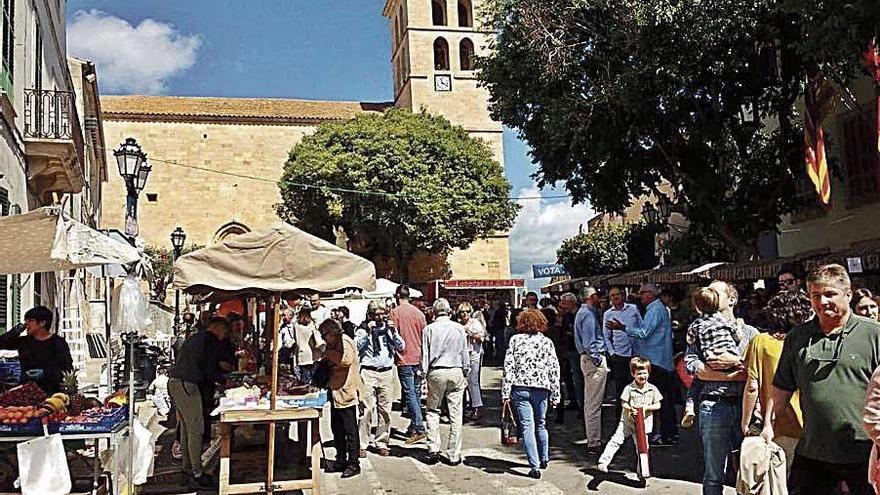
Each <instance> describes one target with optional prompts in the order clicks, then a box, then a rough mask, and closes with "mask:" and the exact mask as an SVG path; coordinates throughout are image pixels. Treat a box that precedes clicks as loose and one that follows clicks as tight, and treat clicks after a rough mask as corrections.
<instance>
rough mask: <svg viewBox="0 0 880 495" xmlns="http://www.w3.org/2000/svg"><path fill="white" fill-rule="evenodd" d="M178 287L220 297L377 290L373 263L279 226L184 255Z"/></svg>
mask: <svg viewBox="0 0 880 495" xmlns="http://www.w3.org/2000/svg"><path fill="white" fill-rule="evenodd" d="M173 287H174V288H175V289H181V290H185V291H186V292H188V293H190V294H199V295H205V296H212V297H222V296H224V295H228V294H230V293H253V294H266V293H270V294H271V293H282V294H286V293H291V292H297V291H315V292H337V291H341V290H345V289H361V290H367V291H369V290H374V289H375V288H376V268H375V267H374V266H373V263H371V262H369V261H368V260H365V259H364V258H361V257H360V256H357V255H354V254H352V253H349V252H348V251H346V250H345V249H342V248H340V247H338V246H336V245H334V244H331V243H329V242H327V241H325V240H323V239H320V238H318V237H315V236H313V235H311V234H309V233H307V232H303V231H302V230H299V229H298V228H296V227H293V226H292V225H289V224H286V223H277V224H275V225H273V226H272V227H269V228H266V229H261V230H255V231H253V232H248V233H246V234H242V235H237V236H234V237H230V238H228V239H227V240H226V241H224V242H223V243H222V244H219V245H216V246H210V247H206V248H203V249H199V250H198V251H194V252H192V253H189V254H185V255H183V256H181V257H180V258H179V259H178V260H177V261H176V262H175V263H174V285H173Z"/></svg>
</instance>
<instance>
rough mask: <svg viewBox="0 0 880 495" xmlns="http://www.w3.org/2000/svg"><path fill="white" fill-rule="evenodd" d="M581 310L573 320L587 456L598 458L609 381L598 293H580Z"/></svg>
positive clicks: (590, 291) (594, 290)
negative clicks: (607, 382) (598, 311)
mask: <svg viewBox="0 0 880 495" xmlns="http://www.w3.org/2000/svg"><path fill="white" fill-rule="evenodd" d="M581 300H582V301H583V304H581V309H579V310H578V312H577V314H576V315H575V320H574V346H575V348H576V349H577V351H578V354H580V366H581V372H582V373H583V375H584V429H585V430H586V436H587V453H595V454H598V453H599V452H600V449H601V447H602V398H603V397H604V396H605V381H606V380H607V379H608V361H607V359H606V357H605V351H606V349H607V346H606V343H605V334H604V332H602V325H601V323H600V322H599V314H598V313H597V312H596V304H598V302H599V293H598V292H596V289H594V288H593V287H585V288H584V289H583V290H582V291H581Z"/></svg>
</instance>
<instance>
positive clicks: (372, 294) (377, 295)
mask: <svg viewBox="0 0 880 495" xmlns="http://www.w3.org/2000/svg"><path fill="white" fill-rule="evenodd" d="M398 287H400V284H397V283H394V282H392V281H390V280H388V279H387V278H380V279H378V280H376V290H373V291H369V292H364V294H363V297H365V298H367V299H384V298H388V297H394V294H395V293H396V292H397V288H398ZM409 297H411V298H412V299H418V298H420V297H422V291H420V290H416V289H413V288H412V287H410V288H409Z"/></svg>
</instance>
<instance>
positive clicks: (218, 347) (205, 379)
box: [168, 317, 229, 488]
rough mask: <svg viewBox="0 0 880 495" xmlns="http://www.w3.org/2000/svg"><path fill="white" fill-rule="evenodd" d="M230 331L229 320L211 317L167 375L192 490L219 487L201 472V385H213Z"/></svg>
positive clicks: (218, 375)
mask: <svg viewBox="0 0 880 495" xmlns="http://www.w3.org/2000/svg"><path fill="white" fill-rule="evenodd" d="M228 330H229V327H228V324H227V322H226V319H224V318H220V317H211V318H210V319H209V320H208V322H207V329H206V330H205V331H202V332H198V333H196V334H195V335H193V336H192V337H190V338H189V339H187V340H186V342H184V343H183V346H181V348H180V353H179V354H178V356H177V360H176V361H175V362H174V366H173V367H172V368H171V371H170V372H169V373H168V376H169V377H170V378H169V380H168V391H169V392H170V393H171V398H172V399H173V400H174V405H175V407H177V411H178V413H179V414H180V422H179V423H178V428H180V447H181V450H182V453H183V471H184V473H186V474H187V475H188V476H192V478H190V479H188V480H187V481H188V485H189V487H190V488H195V487H196V486H200V487H203V488H210V487H216V485H217V484H216V482H214V480H213V479H212V478H210V477H209V476H208V475H207V474H205V473H204V471H203V470H202V433H203V429H204V425H205V423H204V421H205V419H204V415H203V414H204V412H203V411H204V409H203V405H202V394H201V390H200V386H202V385H203V384H205V383H214V382H215V381H216V380H217V379H218V378H220V376H222V370H221V368H220V363H221V360H222V348H223V345H222V341H223V339H224V338H226V333H227V331H228Z"/></svg>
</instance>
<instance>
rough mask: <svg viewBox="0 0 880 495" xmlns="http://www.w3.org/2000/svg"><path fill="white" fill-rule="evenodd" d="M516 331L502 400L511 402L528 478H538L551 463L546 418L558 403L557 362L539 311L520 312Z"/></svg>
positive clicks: (544, 321)
mask: <svg viewBox="0 0 880 495" xmlns="http://www.w3.org/2000/svg"><path fill="white" fill-rule="evenodd" d="M516 330H517V332H518V333H517V334H516V335H514V336H513V338H511V339H510V343H509V344H508V347H507V354H506V355H505V356H504V375H503V378H502V379H501V399H502V400H503V401H504V404H505V405H507V404H509V403H510V402H511V401H513V407H514V408H515V409H516V415H517V419H518V420H519V432H520V436H521V438H522V445H523V449H524V450H525V451H526V457H527V458H528V460H529V466H530V467H531V471H529V476H530V477H532V478H535V479H540V478H541V471H540V470H539V469H546V468H547V463H548V462H550V451H549V447H550V438H549V436H548V434H547V427H546V423H545V417H546V415H547V409H548V407H552V406H555V405H556V404H558V403H559V360H558V359H557V358H556V349H555V348H554V346H553V342H552V341H551V340H550V339H549V338H548V337H547V336H545V335H544V332H546V331H547V319H546V318H544V315H543V314H541V312H540V311H538V310H536V309H527V310H525V311H523V312H522V313H520V314H519V319H518V320H517V325H516Z"/></svg>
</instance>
